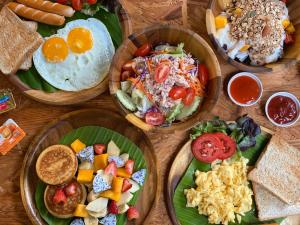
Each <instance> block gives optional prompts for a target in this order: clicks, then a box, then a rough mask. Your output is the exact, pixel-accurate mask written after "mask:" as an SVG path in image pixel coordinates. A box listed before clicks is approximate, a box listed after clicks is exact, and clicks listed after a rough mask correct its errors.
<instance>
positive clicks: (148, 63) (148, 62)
mask: <svg viewBox="0 0 300 225" xmlns="http://www.w3.org/2000/svg"><path fill="white" fill-rule="evenodd" d="M147 66H148V70H149V73H150V74H151V73H152V68H151V63H150V60H147Z"/></svg>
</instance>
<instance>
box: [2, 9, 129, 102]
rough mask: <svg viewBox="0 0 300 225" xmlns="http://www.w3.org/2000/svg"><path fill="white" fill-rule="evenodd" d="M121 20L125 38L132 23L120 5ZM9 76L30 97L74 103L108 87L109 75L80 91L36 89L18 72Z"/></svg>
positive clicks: (82, 100) (88, 98)
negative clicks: (50, 91) (21, 78)
mask: <svg viewBox="0 0 300 225" xmlns="http://www.w3.org/2000/svg"><path fill="white" fill-rule="evenodd" d="M118 16H119V20H120V22H121V28H122V33H123V38H124V39H125V38H126V37H128V35H129V34H131V33H132V24H131V20H130V18H129V15H128V13H127V11H125V9H124V8H122V7H121V6H120V8H119V11H118ZM7 78H8V79H9V80H10V81H11V82H12V83H13V84H14V85H16V86H17V87H18V88H19V89H20V90H21V91H22V92H23V93H24V94H25V95H27V96H28V97H30V98H32V99H34V100H36V101H39V102H42V103H45V104H50V105H72V104H77V103H80V102H84V101H87V100H90V99H92V98H95V97H96V96H98V95H100V94H102V93H103V92H105V91H106V90H107V89H108V76H107V77H106V78H105V79H104V80H103V81H102V82H101V83H99V84H98V85H97V86H95V87H93V88H89V89H86V90H82V91H79V92H68V91H62V90H58V91H56V92H53V93H47V92H44V91H42V90H35V89H32V88H31V87H29V86H28V85H27V84H25V83H23V82H22V81H21V80H20V78H19V77H18V76H17V75H16V74H11V75H8V76H7Z"/></svg>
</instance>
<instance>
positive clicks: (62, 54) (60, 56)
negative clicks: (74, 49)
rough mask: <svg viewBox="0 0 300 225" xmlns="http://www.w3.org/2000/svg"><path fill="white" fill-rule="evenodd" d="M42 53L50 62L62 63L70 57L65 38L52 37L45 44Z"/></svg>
mask: <svg viewBox="0 0 300 225" xmlns="http://www.w3.org/2000/svg"><path fill="white" fill-rule="evenodd" d="M42 52H43V54H44V56H45V58H46V60H47V61H48V62H52V63H57V62H62V61H64V60H65V59H66V58H67V56H68V46H67V43H66V41H65V40H64V39H63V38H60V37H51V38H49V39H47V40H46V41H45V43H44V44H43V47H42Z"/></svg>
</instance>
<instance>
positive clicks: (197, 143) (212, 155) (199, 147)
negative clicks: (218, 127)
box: [192, 133, 223, 163]
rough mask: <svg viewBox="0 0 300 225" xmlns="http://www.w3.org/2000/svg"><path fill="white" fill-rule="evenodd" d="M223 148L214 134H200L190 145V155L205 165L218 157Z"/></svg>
mask: <svg viewBox="0 0 300 225" xmlns="http://www.w3.org/2000/svg"><path fill="white" fill-rule="evenodd" d="M222 148H223V145H222V142H221V141H220V139H219V138H217V137H216V136H215V135H214V134H209V133H207V134H202V135H201V136H199V137H197V138H196V139H195V140H194V141H193V143H192V153H193V155H194V156H195V158H196V159H198V160H199V161H201V162H205V163H212V162H213V161H215V160H216V159H218V157H219V153H220V150H221V149H222Z"/></svg>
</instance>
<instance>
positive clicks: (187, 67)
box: [185, 65, 195, 71]
mask: <svg viewBox="0 0 300 225" xmlns="http://www.w3.org/2000/svg"><path fill="white" fill-rule="evenodd" d="M193 68H195V66H194V65H187V66H186V67H185V70H187V71H189V70H191V69H193Z"/></svg>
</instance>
